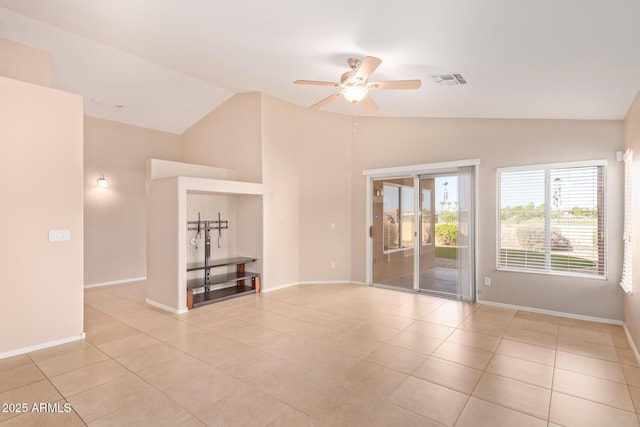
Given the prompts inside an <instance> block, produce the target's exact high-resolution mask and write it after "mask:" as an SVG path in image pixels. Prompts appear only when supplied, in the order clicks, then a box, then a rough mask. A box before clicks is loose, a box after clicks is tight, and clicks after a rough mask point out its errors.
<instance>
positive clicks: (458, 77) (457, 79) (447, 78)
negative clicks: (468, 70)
mask: <svg viewBox="0 0 640 427" xmlns="http://www.w3.org/2000/svg"><path fill="white" fill-rule="evenodd" d="M431 77H432V78H433V81H435V82H436V83H438V84H439V85H442V86H455V85H466V84H467V79H465V78H464V76H463V75H462V74H435V75H432V76H431Z"/></svg>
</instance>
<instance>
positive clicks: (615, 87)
mask: <svg viewBox="0 0 640 427" xmlns="http://www.w3.org/2000/svg"><path fill="white" fill-rule="evenodd" d="M0 37H4V38H8V39H11V40H15V41H18V42H21V43H25V44H29V45H32V46H35V47H39V48H41V49H45V50H47V51H49V52H51V53H52V55H53V82H54V87H57V88H60V89H63V90H67V91H71V92H75V93H79V94H81V95H83V96H84V98H85V113H86V114H88V115H91V116H96V117H102V118H107V119H111V120H117V121H121V122H125V123H130V124H135V125H138V126H143V127H148V128H153V129H159V130H164V131H168V132H174V133H181V132H183V131H184V130H186V129H187V128H189V126H191V125H192V124H193V123H195V122H196V121H197V120H198V119H200V118H201V117H203V116H204V115H206V114H207V113H208V112H210V111H211V110H212V109H214V108H215V107H217V106H218V105H220V104H221V103H222V102H224V101H225V100H226V99H228V98H229V97H230V96H232V95H233V94H234V93H238V92H251V91H261V92H264V93H267V94H270V95H272V96H275V97H278V98H281V99H284V100H286V101H289V102H291V103H293V104H296V105H300V106H309V105H311V104H313V103H315V102H317V101H319V100H320V99H322V98H324V97H326V96H328V95H330V94H331V93H332V91H333V89H332V88H328V87H306V86H294V85H293V81H294V80H296V79H309V80H328V81H336V80H338V79H339V76H340V75H341V74H342V73H343V72H344V71H347V70H348V65H347V62H346V60H347V58H349V57H351V56H357V57H360V58H362V57H363V56H365V55H372V56H377V57H379V58H381V59H382V60H383V62H382V65H381V66H380V67H379V68H378V69H377V70H376V72H375V73H374V75H373V77H372V80H376V81H380V80H393V79H422V82H423V84H422V88H421V89H420V90H417V91H393V92H392V91H388V92H375V93H373V94H372V97H373V98H374V99H375V101H376V102H377V103H378V105H379V106H380V111H379V112H378V113H377V115H379V116H416V117H419V116H425V117H479V118H490V117H492V118H558V119H622V118H624V116H625V114H626V112H627V110H628V108H629V105H630V104H631V101H632V100H633V98H634V97H635V95H636V93H637V92H638V90H639V89H640V54H639V53H640V1H638V0H607V1H604V0H517V1H514V0H482V1H480V0H457V1H443V0H438V1H434V0H404V1H403V0H399V1H397V2H390V1H382V0H369V1H364V0H341V1H336V0H305V1H300V0H271V1H264V0H262V1H260V0H235V1H222V0H218V1H214V0H108V1H104V0H46V1H45V0H0ZM444 73H462V74H463V75H464V76H465V78H466V79H467V81H468V85H465V86H438V85H437V84H436V83H435V82H433V81H432V80H431V75H433V74H444ZM95 97H99V98H102V99H103V100H104V104H103V105H101V106H100V105H96V104H94V103H92V102H91V99H92V98H95ZM115 103H123V104H125V105H126V108H124V109H116V108H113V105H114V104H115ZM326 110H327V111H333V112H337V113H343V114H349V115H360V114H363V112H362V110H361V109H359V107H354V106H353V105H350V104H348V103H347V102H346V101H344V100H342V99H339V100H338V101H337V102H335V103H333V104H332V105H330V106H329V107H327V108H326Z"/></svg>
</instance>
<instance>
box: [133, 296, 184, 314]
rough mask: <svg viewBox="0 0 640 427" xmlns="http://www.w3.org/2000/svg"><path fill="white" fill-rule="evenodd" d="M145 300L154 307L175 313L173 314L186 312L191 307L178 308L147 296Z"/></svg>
mask: <svg viewBox="0 0 640 427" xmlns="http://www.w3.org/2000/svg"><path fill="white" fill-rule="evenodd" d="M144 302H146V303H147V304H149V305H152V306H154V307H157V308H159V309H161V310H164V311H168V312H169V313H173V314H184V313H186V312H188V311H189V309H187V308H184V309H182V310H176V309H175V308H173V307H169V306H168V305H165V304H161V303H159V302H156V301H154V300H152V299H149V298H145V300H144Z"/></svg>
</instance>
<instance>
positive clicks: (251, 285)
mask: <svg viewBox="0 0 640 427" xmlns="http://www.w3.org/2000/svg"><path fill="white" fill-rule="evenodd" d="M218 216H219V215H218ZM203 223H204V226H202V227H201V225H202V224H200V221H189V223H188V229H189V230H201V229H202V230H204V244H205V245H204V262H203V263H190V264H187V271H197V270H202V271H203V273H204V274H203V277H199V278H196V279H190V280H187V308H188V309H192V308H196V307H199V306H202V305H206V304H211V303H214V302H218V301H223V300H226V299H230V298H235V297H238V296H241V295H246V294H251V293H255V292H260V274H258V273H252V272H249V271H245V264H250V263H252V262H255V261H256V260H257V258H252V257H233V258H225V259H219V260H211V230H218V233H220V230H222V229H226V228H228V227H229V223H228V222H227V221H221V220H220V219H218V220H217V221H203ZM229 266H236V271H234V272H230V273H221V274H211V270H213V269H216V268H221V267H229ZM224 284H230V286H227V287H224V288H221V289H214V290H212V289H211V287H213V286H217V285H224ZM196 290H202V292H198V293H194V291H196Z"/></svg>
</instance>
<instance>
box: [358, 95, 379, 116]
mask: <svg viewBox="0 0 640 427" xmlns="http://www.w3.org/2000/svg"><path fill="white" fill-rule="evenodd" d="M360 104H362V108H364V111H366V112H367V114H373V113H377V112H378V110H379V109H380V108H379V107H378V104H376V103H375V101H374V100H373V98H371V97H370V96H369V94H367V95H365V96H364V98H362V101H360Z"/></svg>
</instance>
